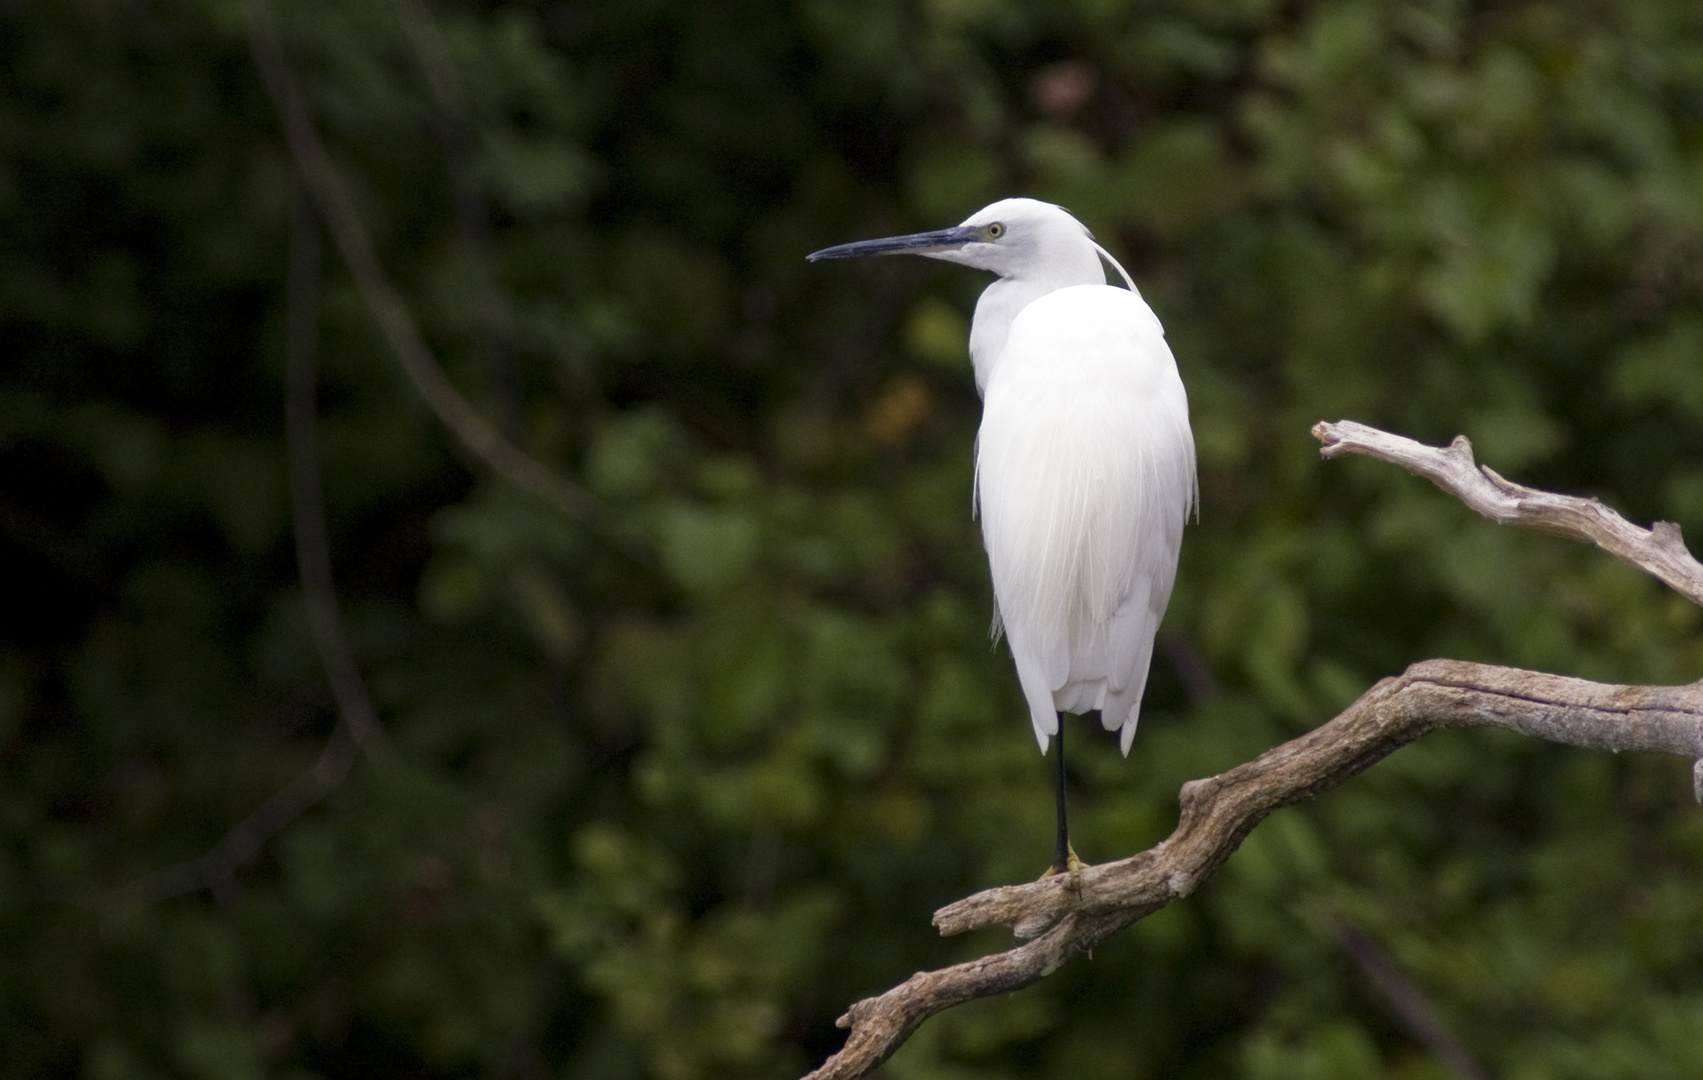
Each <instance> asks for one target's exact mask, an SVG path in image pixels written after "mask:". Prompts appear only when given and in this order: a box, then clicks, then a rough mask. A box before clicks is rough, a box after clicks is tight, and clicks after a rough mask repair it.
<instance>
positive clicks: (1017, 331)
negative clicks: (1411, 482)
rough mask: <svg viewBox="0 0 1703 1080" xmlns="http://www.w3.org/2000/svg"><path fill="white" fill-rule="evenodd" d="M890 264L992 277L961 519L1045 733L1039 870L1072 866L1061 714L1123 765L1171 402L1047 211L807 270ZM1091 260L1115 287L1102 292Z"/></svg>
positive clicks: (1161, 531)
mask: <svg viewBox="0 0 1703 1080" xmlns="http://www.w3.org/2000/svg"><path fill="white" fill-rule="evenodd" d="M905 253H909V254H915V255H923V256H926V257H928V258H931V259H944V260H946V261H948V262H955V263H962V264H963V265H965V266H973V267H975V268H977V269H979V270H990V271H992V272H993V273H995V274H997V275H999V278H998V280H997V281H995V282H994V283H993V284H991V285H989V286H988V287H987V289H986V290H985V291H984V292H983V293H982V295H981V299H980V300H979V301H977V303H976V314H975V319H974V321H973V322H972V323H971V326H970V359H971V362H972V364H973V365H974V367H975V375H976V389H977V390H978V391H979V392H980V393H981V395H982V398H983V408H982V424H981V430H980V431H979V433H978V434H977V436H976V479H975V508H976V510H977V512H978V513H979V515H980V517H981V525H982V541H983V544H984V546H985V547H986V548H987V555H988V567H989V569H990V571H991V572H992V576H993V594H994V602H995V607H996V610H995V613H994V632H995V634H998V633H999V631H1000V628H1001V627H1003V629H1004V633H1005V637H1006V640H1007V641H1008V642H1009V643H1010V646H1011V655H1012V658H1013V659H1014V660H1015V661H1016V665H1017V678H1018V682H1019V683H1021V685H1022V688H1023V695H1024V697H1025V698H1026V699H1027V701H1028V705H1029V713H1030V720H1031V722H1032V723H1033V725H1034V729H1035V738H1036V740H1037V741H1038V742H1039V743H1040V746H1041V752H1042V753H1043V754H1045V753H1046V751H1047V743H1048V740H1049V739H1050V738H1051V736H1053V735H1055V734H1056V735H1057V736H1058V741H1059V746H1058V766H1057V778H1058V803H1057V805H1058V848H1057V854H1056V856H1055V858H1054V860H1053V867H1052V871H1051V872H1054V873H1057V872H1062V871H1065V870H1067V869H1068V870H1072V871H1074V870H1075V868H1076V867H1077V866H1078V865H1079V863H1078V862H1077V859H1076V854H1075V852H1074V851H1073V850H1072V849H1071V847H1070V838H1069V832H1068V829H1067V826H1066V821H1065V803H1064V727H1063V714H1064V713H1067V712H1070V713H1086V712H1093V711H1095V710H1098V711H1099V713H1100V720H1101V723H1102V724H1103V725H1104V726H1105V728H1106V730H1108V731H1117V732H1119V747H1120V749H1121V750H1122V751H1123V753H1124V755H1125V756H1128V754H1129V747H1130V741H1131V740H1132V739H1133V738H1134V736H1135V725H1136V720H1137V717H1138V716H1139V715H1140V711H1141V693H1142V690H1143V688H1144V687H1145V686H1146V685H1147V671H1148V666H1149V663H1150V661H1151V659H1152V656H1153V637H1154V634H1155V633H1156V632H1157V631H1158V629H1159V620H1160V618H1161V617H1162V616H1163V615H1164V613H1165V605H1166V604H1167V603H1168V602H1169V601H1170V598H1171V585H1172V583H1173V581H1174V580H1175V578H1176V573H1177V553H1178V551H1179V549H1180V548H1181V546H1182V538H1183V521H1184V519H1185V518H1186V517H1187V516H1188V513H1189V511H1190V510H1191V509H1193V508H1194V507H1195V505H1196V501H1197V497H1198V495H1197V486H1196V480H1195V456H1194V437H1193V434H1192V433H1191V432H1190V430H1189V418H1188V397H1187V395H1186V394H1185V393H1184V390H1183V383H1182V379H1181V378H1180V377H1179V376H1178V374H1177V364H1176V361H1175V360H1174V359H1173V358H1172V356H1171V350H1170V348H1169V346H1167V345H1166V343H1165V331H1164V329H1163V328H1162V327H1161V326H1160V325H1159V320H1158V318H1157V317H1156V316H1155V315H1154V314H1153V311H1152V309H1151V308H1149V307H1148V306H1147V303H1146V302H1145V301H1144V300H1142V298H1141V294H1140V292H1138V291H1137V290H1136V288H1135V283H1134V282H1132V281H1130V278H1129V275H1128V274H1127V273H1125V272H1124V269H1123V267H1122V266H1119V265H1118V262H1117V260H1116V259H1114V258H1112V256H1111V255H1110V254H1109V253H1108V252H1107V251H1106V249H1105V248H1102V247H1101V246H1100V245H1099V244H1097V243H1095V242H1094V239H1093V237H1092V236H1091V235H1090V234H1089V232H1088V230H1087V229H1086V228H1084V227H1083V225H1082V223H1081V222H1079V221H1077V220H1076V219H1075V218H1074V217H1072V216H1071V215H1070V214H1069V213H1067V212H1066V211H1065V210H1064V209H1062V208H1060V207H1057V206H1053V205H1051V204H1050V203H1043V202H1037V201H1036V200H1034V199H1003V200H1001V201H999V202H996V203H994V204H993V205H992V206H988V207H986V208H984V209H982V210H979V211H977V212H976V213H974V214H972V215H970V217H969V218H968V219H967V220H965V222H964V223H963V224H962V225H959V226H957V227H955V228H950V229H940V230H937V231H935V232H925V233H916V234H913V235H910V236H897V237H891V238H888V239H884V240H864V241H859V242H857V243H852V244H842V245H840V246H838V247H831V248H826V249H824V250H822V251H818V252H815V253H814V254H812V255H810V256H809V259H810V261H811V262H815V261H816V260H818V259H849V258H857V257H860V256H866V255H896V254H905ZM1102 258H1103V259H1105V260H1106V262H1108V263H1110V264H1111V265H1112V266H1113V267H1114V268H1116V270H1117V272H1118V275H1119V276H1120V277H1122V278H1123V280H1124V283H1125V284H1126V285H1128V286H1129V289H1128V290H1127V291H1126V290H1124V289H1119V288H1115V287H1113V286H1110V285H1107V284H1106V275H1105V271H1104V270H1103V269H1102V267H1101V265H1100V260H1101V259H1102Z"/></svg>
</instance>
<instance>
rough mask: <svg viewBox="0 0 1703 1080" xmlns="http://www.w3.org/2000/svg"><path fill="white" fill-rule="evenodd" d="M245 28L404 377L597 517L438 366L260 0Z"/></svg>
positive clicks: (520, 474) (515, 471)
mask: <svg viewBox="0 0 1703 1080" xmlns="http://www.w3.org/2000/svg"><path fill="white" fill-rule="evenodd" d="M248 32H249V48H250V51H251V52H252V53H253V55H254V62H255V65H256V66H257V67H258V68H259V69H260V74H261V78H262V80H263V81H264V83H265V84H266V90H267V93H268V94H269V95H270V96H271V98H272V104H273V107H274V108H275V109H276V110H277V112H278V117H279V120H280V122H281V123H282V124H283V128H284V138H285V141H286V142H287V143H288V144H289V148H290V153H291V155H292V157H293V158H294V159H295V163H296V168H297V169H298V170H299V171H300V172H301V176H302V179H303V181H304V182H305V183H306V184H307V187H308V190H309V191H310V192H312V193H313V197H314V202H315V204H316V205H317V207H318V209H319V213H320V216H321V218H322V219H323V220H324V221H325V225H326V228H327V230H328V231H329V232H330V233H331V236H332V239H333V240H334V241H335V242H336V245H337V250H338V251H339V252H340V253H341V254H342V256H343V261H344V263H345V264H346V265H347V266H348V267H349V273H350V274H351V275H352V276H353V277H354V279H355V285H356V287H357V288H358V289H359V290H360V292H361V295H362V297H363V298H364V299H365V300H366V302H367V306H368V308H370V309H371V310H372V313H373V318H374V319H375V320H376V321H377V322H378V325H379V329H380V331H381V332H382V333H383V335H384V338H385V340H386V341H387V342H388V343H389V344H390V347H391V350H392V352H393V353H394V354H395V356H396V359H397V361H398V362H399V363H400V364H401V366H402V370H403V372H404V373H405V374H406V375H407V376H408V379H409V381H410V382H412V383H413V384H414V388H415V389H416V390H418V391H419V393H420V396H421V397H422V398H424V399H425V401H426V404H427V405H428V406H429V407H430V408H431V410H432V412H433V413H435V414H436V415H437V417H438V419H439V420H440V421H442V422H443V425H444V426H445V427H447V428H448V429H449V430H450V432H451V433H452V434H453V435H454V436H455V437H456V438H457V439H458V440H459V441H460V442H461V444H462V445H463V446H465V447H466V448H467V449H468V450H469V451H471V452H472V453H473V454H474V455H476V456H477V457H479V458H480V459H481V460H483V461H484V462H485V463H486V464H487V465H489V466H490V467H491V468H492V469H493V470H495V471H496V472H497V473H498V475H500V476H503V477H505V478H506V479H508V480H509V481H510V482H512V483H514V484H516V485H518V486H519V487H522V488H524V489H526V490H527V491H530V492H532V493H533V494H535V495H537V496H539V497H540V498H542V499H544V500H545V501H546V502H549V503H550V504H552V505H553V506H555V507H556V508H557V509H559V510H560V511H562V512H563V513H564V514H567V515H568V516H569V517H571V518H573V519H575V520H576V521H579V522H582V523H584V524H588V525H595V524H597V522H598V518H599V513H598V510H599V508H598V505H597V502H596V500H595V499H593V498H592V497H591V495H590V494H589V493H587V492H586V491H585V490H584V489H582V488H581V487H579V486H578V485H577V484H574V483H573V482H572V481H570V480H568V479H566V478H565V477H563V476H561V475H559V474H558V473H556V472H555V471H554V470H552V469H551V468H549V466H547V465H545V464H544V463H543V462H541V461H539V460H538V459H537V458H535V457H533V456H532V455H531V454H528V453H527V452H526V451H524V450H522V449H520V448H519V447H518V446H516V445H515V444H514V443H513V442H511V441H509V440H508V439H507V438H505V437H504V436H503V434H502V433H501V432H500V431H498V430H497V428H496V427H494V426H493V425H492V424H491V423H490V422H489V421H488V420H486V419H485V418H484V417H482V416H480V415H479V413H478V412H477V411H476V410H475V409H474V408H473V406H472V405H470V404H469V403H468V401H467V399H466V398H464V397H463V396H462V395H461V392H460V391H459V390H457V389H456V388H455V386H454V384H453V383H451V382H450V381H449V378H448V376H446V375H445V374H444V373H443V370H442V369H441V368H440V367H438V364H437V361H436V360H435V359H433V357H432V353H431V350H430V349H429V348H428V347H427V345H426V341H425V338H424V336H423V335H422V334H421V333H420V327H419V324H418V323H416V322H415V320H414V316H413V313H412V312H411V311H410V310H409V307H408V303H407V301H406V300H404V299H403V297H402V294H401V293H400V292H399V291H397V289H396V287H395V286H394V285H393V284H391V282H390V279H389V278H388V277H387V276H386V275H385V273H384V269H383V267H382V266H381V265H380V264H379V261H378V254H377V252H376V251H375V250H374V249H373V244H372V238H371V237H370V236H369V235H368V234H367V230H366V226H364V225H363V224H362V223H361V219H360V215H359V214H358V213H357V212H356V209H355V200H354V198H353V196H352V195H351V193H350V191H349V187H348V184H347V183H346V182H345V180H344V178H343V176H342V174H341V173H339V172H338V171H337V167H336V166H335V165H334V164H333V163H332V160H331V154H330V152H329V151H328V150H327V149H326V147H325V142H324V140H323V139H321V138H320V135H319V129H318V128H317V127H315V125H314V122H313V118H312V117H311V116H310V115H309V114H308V111H307V105H306V103H305V102H304V101H303V99H302V94H301V88H300V87H299V86H298V85H297V83H296V80H295V77H294V75H293V74H292V73H291V71H290V68H289V65H288V63H287V62H286V60H285V56H284V47H283V43H282V42H281V41H280V40H279V37H278V28H277V26H276V24H275V23H274V22H273V19H272V13H271V11H270V9H269V8H268V7H267V6H266V4H265V2H264V0H249V3H248ZM605 535H607V534H606V533H605ZM616 542H617V544H618V545H619V546H621V547H622V549H623V550H624V551H626V552H627V554H629V555H634V557H635V558H639V559H640V561H643V562H648V561H649V560H648V558H647V557H645V556H643V555H639V554H635V553H634V552H633V551H631V550H630V545H626V544H623V543H621V542H620V541H619V540H617V541H616Z"/></svg>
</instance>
